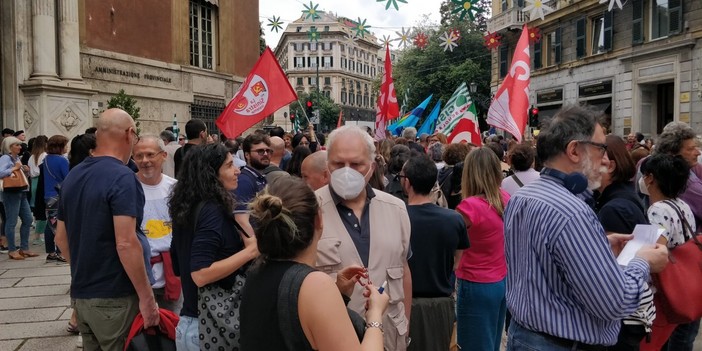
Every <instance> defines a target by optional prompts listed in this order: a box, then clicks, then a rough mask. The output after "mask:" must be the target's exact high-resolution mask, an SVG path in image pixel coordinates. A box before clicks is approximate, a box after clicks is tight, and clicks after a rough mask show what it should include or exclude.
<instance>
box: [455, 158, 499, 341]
mask: <svg viewBox="0 0 702 351" xmlns="http://www.w3.org/2000/svg"><path fill="white" fill-rule="evenodd" d="M501 182H502V169H501V167H500V160H499V159H498V158H497V155H495V152H494V151H492V150H491V149H489V148H487V147H482V148H479V149H477V150H474V151H471V152H470V153H469V154H468V155H467V156H466V159H465V161H464V162H463V179H462V184H461V191H462V192H463V201H461V203H460V204H458V207H456V211H458V213H460V214H461V215H462V216H463V220H464V221H465V222H466V227H467V228H468V239H469V241H470V248H468V249H466V250H464V251H463V255H462V256H461V260H460V262H459V264H458V269H456V277H457V278H458V279H457V291H458V293H457V295H458V299H457V308H456V317H457V318H456V320H457V336H458V345H459V346H461V347H462V348H464V349H470V350H477V351H499V349H500V342H501V339H502V327H503V325H504V321H505V314H506V312H507V306H506V300H505V293H506V283H505V277H506V276H507V261H506V260H505V233H504V225H503V221H502V215H503V213H504V210H505V207H506V206H507V201H508V200H509V194H507V192H505V191H504V190H502V189H500V184H501Z"/></svg>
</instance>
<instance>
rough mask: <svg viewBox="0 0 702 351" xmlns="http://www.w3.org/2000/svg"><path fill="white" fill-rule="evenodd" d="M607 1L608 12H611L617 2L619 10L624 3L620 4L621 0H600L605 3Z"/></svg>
mask: <svg viewBox="0 0 702 351" xmlns="http://www.w3.org/2000/svg"><path fill="white" fill-rule="evenodd" d="M607 2H609V10H608V11H609V12H612V9H613V8H614V4H617V7H618V8H619V9H620V10H621V9H622V7H624V5H622V0H600V4H606V3H607Z"/></svg>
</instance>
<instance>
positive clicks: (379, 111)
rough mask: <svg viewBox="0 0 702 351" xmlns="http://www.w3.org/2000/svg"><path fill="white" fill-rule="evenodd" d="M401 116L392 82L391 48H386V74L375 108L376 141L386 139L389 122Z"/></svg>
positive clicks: (384, 74)
mask: <svg viewBox="0 0 702 351" xmlns="http://www.w3.org/2000/svg"><path fill="white" fill-rule="evenodd" d="M399 116H400V106H399V105H397V96H396V95H395V84H393V82H392V61H390V47H389V46H386V47H385V72H384V73H383V80H382V83H381V84H380V91H379V92H378V103H377V106H376V108H375V139H376V140H382V139H385V128H386V126H387V122H388V121H389V120H391V119H393V118H397V117H399Z"/></svg>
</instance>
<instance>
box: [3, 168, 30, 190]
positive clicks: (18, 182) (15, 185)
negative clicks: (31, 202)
mask: <svg viewBox="0 0 702 351" xmlns="http://www.w3.org/2000/svg"><path fill="white" fill-rule="evenodd" d="M28 188H29V182H28V181H27V176H26V175H24V172H23V171H22V169H21V168H20V169H18V170H14V171H12V173H10V175H9V176H7V177H5V178H2V179H0V191H3V192H20V191H25V190H27V189H28Z"/></svg>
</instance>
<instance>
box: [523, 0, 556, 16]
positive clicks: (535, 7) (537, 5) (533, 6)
mask: <svg viewBox="0 0 702 351" xmlns="http://www.w3.org/2000/svg"><path fill="white" fill-rule="evenodd" d="M525 1H526V2H527V3H529V5H527V6H526V7H524V9H523V10H522V11H524V12H527V11H531V13H530V14H529V20H532V21H533V20H535V19H536V18H537V17H539V18H541V20H542V21H543V20H544V16H545V15H547V14H548V13H550V12H553V8H552V7H551V6H548V5H546V4H544V3H543V1H542V0H525Z"/></svg>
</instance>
